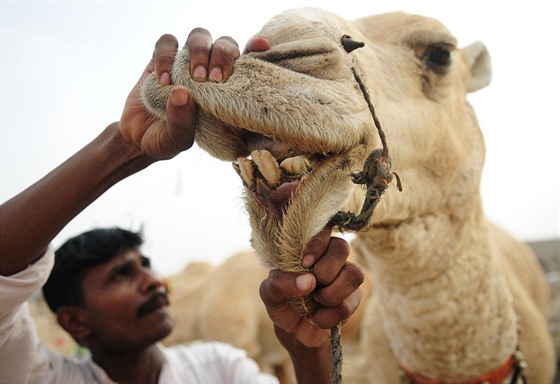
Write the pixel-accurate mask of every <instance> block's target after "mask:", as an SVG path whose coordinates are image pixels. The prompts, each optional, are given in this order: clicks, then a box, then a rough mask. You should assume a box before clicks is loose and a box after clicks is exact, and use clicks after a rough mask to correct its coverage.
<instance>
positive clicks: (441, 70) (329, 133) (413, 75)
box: [142, 8, 490, 271]
mask: <svg viewBox="0 0 560 384" xmlns="http://www.w3.org/2000/svg"><path fill="white" fill-rule="evenodd" d="M258 35H260V36H266V37H267V38H268V39H269V41H270V44H271V49H270V50H268V51H266V52H252V53H249V54H246V55H243V56H242V57H240V58H239V59H238V60H237V62H236V64H235V69H234V72H233V75H232V76H231V77H230V79H229V80H228V81H227V82H225V83H197V82H195V81H193V80H192V79H191V78H190V76H189V70H188V68H189V67H188V52H187V50H183V51H180V52H179V53H178V55H177V57H176V61H175V64H174V68H173V71H172V79H173V82H174V83H175V84H183V85H186V86H188V87H189V88H191V89H192V92H193V95H194V98H195V100H196V102H197V104H198V106H199V108H200V112H199V115H198V120H197V131H196V142H197V143H198V145H199V146H200V147H201V148H203V149H204V150H206V151H207V152H209V153H210V154H211V155H212V156H215V157H217V158H219V159H222V160H226V161H231V162H233V164H234V168H235V169H236V170H237V172H238V173H239V175H240V176H241V180H242V182H243V184H244V185H245V187H246V201H247V210H248V212H249V216H250V221H251V225H252V230H253V235H252V237H253V238H252V242H253V246H254V247H255V248H256V250H257V251H258V253H259V254H260V255H261V257H262V258H263V260H264V261H265V263H266V264H267V266H269V267H273V268H281V269H284V270H291V271H300V270H303V267H302V266H301V263H300V260H301V256H302V253H303V249H304V247H305V245H306V244H307V242H308V241H309V240H310V239H311V238H312V237H313V236H314V235H315V234H317V233H318V232H319V231H320V230H321V229H322V228H323V227H324V226H325V225H326V224H327V223H329V221H331V219H332V217H333V216H335V215H336V214H337V213H339V212H348V211H349V212H353V213H355V215H358V214H359V212H360V210H361V207H362V205H363V203H364V196H365V195H366V190H365V189H364V186H362V185H357V184H355V181H356V180H355V177H354V178H353V177H352V175H353V174H354V175H356V172H359V171H362V170H363V168H364V164H365V162H366V159H367V158H368V156H369V155H370V154H371V153H372V151H374V150H375V149H382V148H383V143H382V141H381V139H380V134H379V131H378V129H377V127H376V125H375V123H374V115H376V117H377V118H378V120H379V122H380V124H381V127H382V129H383V131H384V132H385V134H386V139H387V140H386V141H387V146H388V151H389V153H390V159H388V158H387V159H384V160H385V162H386V165H387V166H388V169H387V170H388V171H389V172H388V176H387V177H386V178H385V181H386V183H389V182H390V181H391V176H392V173H391V172H390V169H389V168H390V166H391V165H392V169H393V170H394V171H396V172H397V173H398V174H399V175H400V179H401V180H402V183H403V188H404V191H403V192H402V193H400V194H399V193H398V191H397V188H396V183H394V184H395V186H394V187H393V185H392V184H391V185H389V187H388V188H387V190H386V193H385V194H384V196H383V198H382V202H381V203H380V204H379V206H378V208H377V209H376V211H375V213H374V214H373V218H372V225H385V224H387V225H392V224H394V223H395V222H398V221H399V220H406V219H407V218H408V217H410V216H411V215H421V214H429V213H430V212H431V211H436V210H441V209H442V206H446V207H448V208H449V209H451V208H450V207H451V206H452V207H456V208H457V209H460V208H461V206H463V204H464V203H465V201H464V200H466V199H471V198H472V196H478V185H479V178H480V172H481V168H482V163H483V157H484V146H483V142H482V138H481V135H480V133H479V130H478V125H477V122H476V119H475V116H474V114H473V112H472V110H471V108H470V107H469V105H468V103H467V101H466V94H467V93H468V92H471V91H475V90H477V89H479V88H481V87H484V86H485V85H486V84H488V82H489V80H490V69H489V58H488V55H487V52H486V49H485V47H484V46H483V45H482V44H481V43H475V44H473V45H471V46H469V47H467V48H465V49H462V50H460V49H458V48H457V47H456V41H455V39H454V38H453V36H452V35H451V34H450V33H449V32H448V31H447V29H446V28H445V27H443V26H442V25H441V24H440V23H439V22H437V21H436V20H433V19H429V18H425V17H420V16H413V15H408V14H404V13H391V14H383V15H378V16H372V17H366V18H363V19H358V20H355V21H347V20H344V19H342V18H340V17H338V16H336V15H333V14H331V13H328V12H325V11H323V10H320V9H315V8H303V9H296V10H290V11H286V12H284V13H282V14H280V15H278V16H275V17H274V18H272V19H271V20H270V21H269V22H268V23H266V24H265V25H264V27H263V28H262V30H261V31H260V32H258ZM360 43H364V46H363V47H360V46H361V44H360ZM169 88H170V87H169V86H167V87H164V86H160V85H158V84H157V81H156V80H155V78H154V77H153V76H152V77H151V78H150V79H148V81H147V82H146V84H145V86H144V88H143V90H142V92H143V97H144V101H145V104H146V105H147V107H148V109H149V110H150V111H151V112H152V113H153V114H154V115H155V116H157V117H158V118H161V119H165V103H166V99H167V96H168V94H169ZM367 96H369V98H370V100H371V106H372V107H373V108H374V111H373V112H372V110H371V108H370V105H368V102H367V101H366V98H367Z"/></svg>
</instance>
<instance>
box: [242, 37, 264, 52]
mask: <svg viewBox="0 0 560 384" xmlns="http://www.w3.org/2000/svg"><path fill="white" fill-rule="evenodd" d="M269 49H270V42H269V41H268V39H267V38H266V37H264V36H254V37H252V38H250V39H249V41H248V42H247V44H246V45H245V49H244V50H243V54H246V53H249V52H263V51H268V50H269Z"/></svg>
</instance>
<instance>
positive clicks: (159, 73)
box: [153, 34, 179, 85]
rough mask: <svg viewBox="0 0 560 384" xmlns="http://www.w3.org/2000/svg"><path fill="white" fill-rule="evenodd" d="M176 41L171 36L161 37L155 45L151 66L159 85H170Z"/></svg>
mask: <svg viewBox="0 0 560 384" xmlns="http://www.w3.org/2000/svg"><path fill="white" fill-rule="evenodd" d="M178 46H179V45H178V43H177V39H176V38H175V36H173V35H169V34H166V35H163V36H161V37H160V38H159V40H158V41H157V43H156V47H155V50H154V55H153V65H154V70H155V74H156V78H157V80H158V82H159V83H160V84H163V85H169V84H171V77H170V75H169V74H170V73H171V68H172V67H173V61H174V60H175V55H176V54H177V47H178Z"/></svg>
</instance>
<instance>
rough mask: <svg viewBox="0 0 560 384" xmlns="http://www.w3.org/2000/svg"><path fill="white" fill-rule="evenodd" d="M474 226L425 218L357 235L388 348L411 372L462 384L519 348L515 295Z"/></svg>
mask: <svg viewBox="0 0 560 384" xmlns="http://www.w3.org/2000/svg"><path fill="white" fill-rule="evenodd" d="M473 224H474V223H473V222H472V221H471V222H469V223H466V222H465V221H459V220H457V219H453V218H451V217H446V216H439V215H426V216H425V217H421V218H417V219H412V220H409V221H407V222H406V223H400V224H399V225H394V226H392V227H391V228H381V227H376V228H372V229H371V230H370V231H369V232H368V233H366V234H361V235H359V238H358V241H357V242H358V244H359V245H358V246H359V247H363V249H362V251H363V250H366V249H367V252H368V253H373V255H371V257H369V258H368V259H369V260H370V266H371V267H372V270H373V273H374V276H375V277H374V281H375V289H374V291H375V295H376V299H377V300H379V303H380V306H379V308H380V311H381V314H382V318H383V323H384V324H383V326H384V327H385V331H386V334H387V337H388V341H389V344H390V347H391V349H392V350H393V353H394V354H395V356H396V357H397V358H398V360H399V361H400V363H401V364H402V365H403V366H404V367H405V368H407V369H408V370H410V371H413V372H417V373H421V374H422V375H424V376H427V377H442V376H444V377H446V378H447V379H451V380H462V379H466V378H469V377H470V376H472V374H473V372H478V371H479V370H480V369H483V372H484V370H485V369H486V371H491V370H493V369H495V368H496V367H497V366H499V365H500V364H502V363H503V362H504V361H506V360H507V359H508V358H509V357H510V356H511V354H512V353H513V352H514V350H515V347H516V345H517V325H516V317H515V313H514V310H513V303H512V298H511V294H510V292H509V289H508V286H507V283H506V281H505V278H504V277H503V273H501V271H500V270H499V265H498V263H497V262H496V260H495V256H493V253H492V252H491V249H490V241H489V239H488V238H487V237H488V235H487V233H488V231H487V228H486V226H487V224H486V222H484V221H480V222H478V223H476V225H473ZM360 243H362V244H360Z"/></svg>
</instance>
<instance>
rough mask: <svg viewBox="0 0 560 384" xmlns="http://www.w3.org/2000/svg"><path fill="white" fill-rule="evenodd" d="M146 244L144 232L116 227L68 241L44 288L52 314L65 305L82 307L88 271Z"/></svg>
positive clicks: (57, 256)
mask: <svg viewBox="0 0 560 384" xmlns="http://www.w3.org/2000/svg"><path fill="white" fill-rule="evenodd" d="M143 242H144V240H143V238H142V234H141V233H140V232H131V231H127V230H125V229H121V228H116V227H115V228H98V229H93V230H91V231H88V232H84V233H82V234H81V235H78V236H76V237H73V238H71V239H69V240H67V241H66V242H65V243H64V244H62V246H61V247H60V248H59V249H58V250H57V251H56V252H55V258H54V266H53V269H52V271H51V274H50V276H49V278H48V280H47V282H46V283H45V285H44V286H43V296H44V297H45V301H46V302H47V304H48V306H49V308H50V309H51V311H53V312H56V311H57V310H58V309H59V308H60V307H62V306H64V305H82V304H83V294H82V288H81V284H82V280H83V277H84V275H85V273H86V271H87V270H88V269H89V268H91V267H94V266H96V265H99V264H103V263H106V262H107V261H109V260H111V259H112V258H114V257H115V256H117V255H118V254H120V253H121V252H122V251H125V250H128V249H132V248H138V247H140V245H142V243H143Z"/></svg>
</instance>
